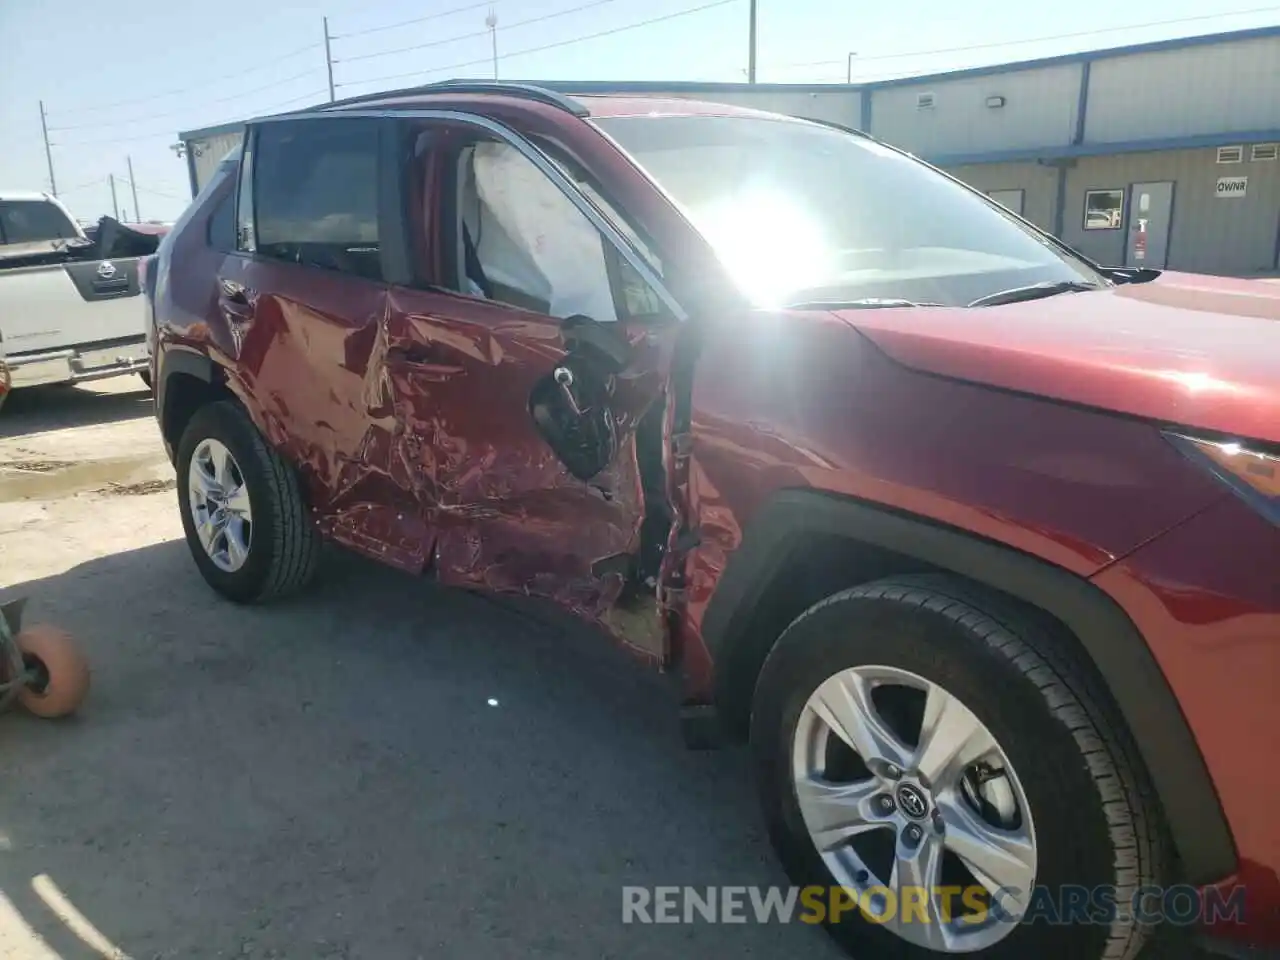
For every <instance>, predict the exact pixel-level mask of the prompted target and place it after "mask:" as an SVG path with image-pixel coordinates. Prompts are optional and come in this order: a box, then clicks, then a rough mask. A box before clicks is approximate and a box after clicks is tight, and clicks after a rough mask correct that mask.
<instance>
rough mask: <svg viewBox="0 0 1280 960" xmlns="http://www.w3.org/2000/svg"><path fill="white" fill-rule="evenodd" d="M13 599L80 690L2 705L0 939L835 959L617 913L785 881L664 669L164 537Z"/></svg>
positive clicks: (513, 621) (744, 777) (404, 586)
mask: <svg viewBox="0 0 1280 960" xmlns="http://www.w3.org/2000/svg"><path fill="white" fill-rule="evenodd" d="M19 595H26V596H29V597H30V603H29V606H28V611H27V619H28V622H29V623H30V622H35V621H49V622H53V623H56V624H58V625H60V626H62V627H64V628H66V629H68V630H70V631H71V632H72V633H73V634H74V635H75V636H76V637H77V638H78V640H79V642H80V643H81V644H82V646H83V648H84V650H85V652H86V655H87V656H88V658H89V660H90V661H91V665H92V668H93V690H92V691H91V695H90V698H89V700H88V702H87V703H86V704H85V706H84V708H83V709H82V711H81V713H80V714H78V715H77V716H75V717H73V718H70V719H68V720H65V721H55V722H50V721H38V720H35V719H34V718H30V717H28V716H27V715H25V714H23V713H20V712H15V713H13V714H11V715H7V716H4V717H0V757H3V761H2V763H3V769H4V774H3V778H2V779H0V891H2V892H3V897H0V945H3V944H4V943H5V942H6V935H8V936H9V937H10V940H11V941H12V940H13V938H15V937H18V938H20V937H22V936H28V937H31V938H39V940H40V941H43V942H44V943H45V944H46V945H47V946H48V947H49V948H50V949H52V950H53V951H55V952H56V954H57V955H58V956H60V957H62V958H64V960H71V958H76V957H81V956H85V957H101V956H104V955H112V954H111V953H110V951H111V950H113V949H114V950H119V951H122V952H123V953H124V954H127V955H128V956H130V957H133V958H142V957H146V958H148V960H150V958H157V957H165V958H168V957H175V958H176V957H182V958H195V957H214V956H219V957H221V956H236V957H262V958H267V957H273V958H274V957H306V958H314V957H378V958H381V957H418V956H430V957H433V958H436V957H458V958H467V960H470V958H474V957H476V956H484V957H487V958H503V957H512V958H515V957H521V958H523V957H539V956H547V957H557V958H576V957H583V958H587V957H591V958H600V957H622V956H626V957H637V958H649V957H652V958H659V957H662V958H666V957H672V956H695V955H696V956H700V957H730V956H732V957H739V956H744V955H745V956H757V957H789V956H794V955H805V956H809V957H815V958H817V957H836V956H838V955H839V954H838V952H837V951H836V950H835V947H834V946H833V945H832V944H831V943H830V942H829V941H828V940H827V939H826V938H825V937H823V936H822V935H821V934H819V933H818V932H817V931H815V930H814V929H812V928H810V927H809V926H807V925H804V924H801V923H791V924H778V923H769V924H758V923H755V922H754V921H752V922H749V923H746V924H728V925H724V924H717V925H712V924H708V923H705V922H695V923H692V924H689V925H684V924H676V925H639V924H629V925H628V924H624V923H623V922H622V904H623V887H624V886H628V885H638V886H647V887H652V886H655V885H694V886H697V887H700V888H701V887H706V886H709V885H725V884H733V885H743V884H750V885H771V884H783V883H785V882H786V881H785V880H784V878H783V876H782V874H781V873H780V872H779V870H778V868H777V867H776V866H775V865H774V862H773V860H772V857H771V854H770V853H769V851H768V848H767V842H766V839H765V837H764V833H763V828H762V826H761V823H760V822H759V818H758V816H757V814H756V808H755V802H754V795H753V790H752V786H751V780H750V776H749V769H748V765H747V762H746V757H745V756H744V754H743V752H742V751H739V750H726V751H722V752H718V753H691V752H689V751H687V750H685V749H684V747H683V745H682V743H681V740H680V737H679V732H678V726H677V722H676V716H677V711H676V702H677V696H676V693H675V688H674V684H673V683H672V682H671V681H670V678H664V677H662V676H659V675H657V674H654V673H651V672H649V671H647V670H646V669H645V668H644V667H643V666H641V665H639V664H638V663H635V662H634V661H632V659H631V658H630V657H629V656H628V655H626V654H624V653H622V652H621V651H619V650H618V649H616V648H615V647H613V646H612V645H611V644H610V643H609V642H608V641H607V640H605V639H604V638H603V637H602V636H601V635H600V634H597V633H596V632H595V631H594V630H593V629H592V628H590V627H589V626H587V625H585V624H584V625H576V621H570V622H567V623H561V622H560V621H559V620H558V618H552V619H545V618H544V619H539V620H533V619H530V618H529V617H527V616H525V615H524V614H523V613H522V612H518V611H515V610H512V609H510V608H508V606H507V605H506V604H505V603H504V602H496V603H495V602H491V601H489V600H485V599H482V598H480V597H478V596H475V595H471V594H467V593H464V592H460V591H451V590H445V589H441V588H438V587H435V586H434V585H432V584H430V583H428V582H425V581H423V580H421V579H417V578H412V577H408V576H405V575H402V574H398V573H396V572H394V571H389V570H385V569H383V568H381V567H377V566H374V565H372V564H369V563H367V562H365V561H362V560H360V559H358V558H356V557H352V556H350V555H347V554H343V553H337V552H335V553H334V554H333V555H332V556H331V557H328V558H327V562H326V564H325V567H324V572H323V573H322V576H321V578H320V582H319V583H317V584H316V585H315V587H314V589H312V590H311V591H310V592H309V593H308V594H307V595H306V596H304V597H301V598H297V599H294V600H290V601H285V602H280V603H278V604H273V605H266V606H251V607H241V606H236V605H233V604H230V603H227V602H225V601H221V600H219V599H217V598H215V597H214V596H213V595H212V593H211V591H209V590H208V588H207V587H206V586H205V585H204V583H203V581H201V580H200V579H199V577H198V575H197V574H196V573H195V570H194V567H193V565H192V564H191V561H190V558H189V556H188V554H187V551H186V547H185V544H183V543H181V542H178V541H173V542H165V543H161V544H158V545H155V546H151V547H146V548H143V549H139V550H134V551H130V552H123V553H119V554H115V555H112V556H109V557H104V558H101V559H95V560H91V561H88V562H86V563H84V564H82V565H80V566H78V567H75V568H73V569H71V570H69V571H67V572H66V573H64V574H60V575H57V576H52V577H48V578H45V579H41V580H34V581H31V582H28V583H24V584H21V585H18V586H16V587H13V588H9V589H6V590H3V591H0V599H8V598H10V597H13V596H19ZM5 898H7V901H6V899H5ZM6 916H8V917H9V920H8V924H9V926H10V927H13V928H15V930H10V931H8V932H7V931H6V930H5V925H6ZM16 942H18V943H19V944H21V940H20V939H19V940H18V941H16ZM0 952H3V951H0ZM17 955H19V956H25V954H23V953H22V952H21V947H20V946H19V948H18V952H17ZM31 956H33V957H36V956H44V955H43V954H40V953H38V952H36V951H35V950H34V949H33V951H32V953H31Z"/></svg>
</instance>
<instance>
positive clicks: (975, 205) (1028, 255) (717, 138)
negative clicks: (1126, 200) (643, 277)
mask: <svg viewBox="0 0 1280 960" xmlns="http://www.w3.org/2000/svg"><path fill="white" fill-rule="evenodd" d="M596 122H597V124H598V125H599V126H600V128H601V129H602V130H604V132H605V133H607V134H608V135H609V136H611V137H612V138H613V139H614V140H615V141H617V143H618V144H619V145H620V146H621V147H622V148H623V149H624V150H626V151H627V153H629V154H630V155H631V157H632V158H633V159H634V160H635V161H636V162H637V163H638V164H639V165H640V166H641V167H643V168H644V169H645V170H646V171H647V172H648V173H649V175H650V176H651V177H653V179H654V180H656V181H657V182H658V184H659V185H661V186H662V188H663V189H664V190H665V191H666V192H667V194H668V195H669V196H670V197H671V198H672V199H673V200H674V201H675V202H676V203H677V204H679V205H680V207H681V208H682V209H683V210H684V212H685V214H686V215H687V216H688V217H689V219H690V220H691V221H692V222H693V224H694V225H695V226H696V227H697V228H698V229H699V230H700V231H701V232H702V234H703V235H704V236H705V237H706V238H707V239H708V241H709V242H710V243H711V244H712V246H713V247H714V248H715V250H716V252H717V253H718V255H719V257H720V259H721V260H722V261H723V262H724V264H725V265H726V267H727V268H728V269H729V271H730V272H731V273H732V274H733V276H734V277H735V279H736V280H737V282H738V283H739V284H740V286H741V287H742V289H743V290H744V291H745V292H746V293H747V295H748V296H749V297H750V298H751V299H752V300H753V302H755V303H756V304H757V305H760V306H784V305H787V304H798V303H813V302H850V301H873V300H884V301H895V300H896V301H900V300H909V301H912V302H914V303H931V304H945V305H948V306H964V305H966V304H970V303H972V302H973V301H975V300H978V299H979V298H981V297H985V296H989V295H991V294H994V293H997V292H999V291H1003V290H1009V289H1011V288H1014V287H1022V286H1025V285H1029V284H1057V283H1099V284H1100V283H1103V282H1104V281H1103V280H1102V278H1101V277H1099V276H1098V275H1097V274H1096V273H1095V272H1094V271H1093V270H1092V269H1091V268H1090V267H1089V265H1088V264H1087V263H1085V262H1083V261H1081V260H1077V259H1076V258H1074V257H1071V256H1070V255H1069V254H1067V253H1066V252H1064V251H1062V250H1060V249H1059V248H1057V247H1055V246H1054V245H1053V244H1052V243H1051V242H1050V241H1049V240H1048V239H1047V238H1046V237H1044V236H1042V235H1040V234H1038V233H1036V232H1035V231H1033V230H1032V229H1031V228H1029V227H1027V226H1026V225H1024V224H1023V223H1022V222H1021V221H1019V220H1017V219H1015V218H1014V217H1013V216H1012V215H1011V214H1008V213H1006V212H1004V210H1003V208H1002V207H1000V206H998V205H996V204H995V203H993V202H991V201H988V200H987V199H986V198H984V197H982V196H980V195H978V194H976V193H974V192H972V191H970V190H968V189H966V188H965V187H962V186H960V185H959V184H957V183H955V182H953V181H951V180H949V179H947V178H946V177H943V176H940V175H939V174H938V173H937V172H935V171H934V170H932V169H930V168H929V167H927V166H925V165H924V164H923V163H920V162H918V161H916V160H913V159H912V158H910V157H908V156H905V155H904V154H901V153H898V152H897V151H894V150H890V149H888V148H886V147H884V146H881V145H880V144H877V143H875V142H874V141H872V140H869V139H866V138H863V137H859V136H856V135H854V134H851V133H845V132H844V131H840V130H834V129H831V128H828V127H822V126H819V125H816V124H811V123H803V122H797V121H791V120H784V119H781V118H779V119H769V118H763V117H762V118H757V117H716V116H665V117H662V116H648V117H645V116H636V117H606V118H600V119H598V120H597V121H596Z"/></svg>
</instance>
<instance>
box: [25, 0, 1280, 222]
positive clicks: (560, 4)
mask: <svg viewBox="0 0 1280 960" xmlns="http://www.w3.org/2000/svg"><path fill="white" fill-rule="evenodd" d="M748 5H749V0H718V2H716V0H494V2H493V10H494V13H495V14H496V16H497V18H498V28H497V38H498V53H499V57H500V60H499V71H500V73H501V75H502V76H503V77H504V78H508V79H522V80H553V79H555V80H722V81H744V80H745V79H746V76H745V73H746V65H747V20H748ZM463 7H470V9H459V8H463ZM487 7H488V4H483V5H482V4H480V3H478V2H477V0H220V2H217V3H209V2H206V3H196V2H190V0H187V2H182V0H179V2H176V3H169V4H164V3H155V2H143V0H115V2H113V3H108V4H103V3H90V2H88V0H57V2H47V0H0V38H3V48H4V54H3V58H2V59H0V189H15V190H41V189H46V190H47V189H48V186H49V178H48V171H47V168H46V164H45V155H44V146H43V143H42V140H41V133H40V112H39V105H38V104H39V101H40V100H42V99H43V100H44V103H45V107H46V110H47V111H48V122H49V127H50V139H51V140H52V141H53V143H54V147H53V163H54V174H55V176H56V177H57V181H58V192H59V195H60V196H61V197H62V198H63V200H64V201H65V202H66V203H67V204H68V206H70V208H71V209H72V212H73V213H74V214H75V215H76V216H78V217H80V218H82V219H96V218H97V217H98V216H99V215H101V214H103V213H110V212H111V209H112V206H111V193H110V189H109V186H108V182H107V177H108V175H109V174H114V175H115V176H116V178H117V184H116V188H117V193H118V199H119V205H120V207H121V208H122V211H123V210H127V211H128V214H129V217H130V218H131V219H132V218H133V217H134V216H135V210H134V202H133V198H132V194H131V192H130V189H129V185H128V183H127V182H126V181H125V179H124V178H126V177H127V175H128V172H127V162H128V160H127V158H129V157H131V158H132V160H133V170H134V175H135V180H136V184H137V187H138V204H139V206H140V207H141V213H142V216H143V217H144V218H158V219H165V220H168V219H172V218H174V217H175V216H177V214H178V213H179V212H180V211H181V209H182V207H183V206H184V204H185V202H186V200H187V198H188V188H187V181H186V167H185V164H184V162H183V161H181V160H179V159H178V158H177V157H176V156H175V155H174V153H173V151H172V150H170V149H169V145H170V144H172V143H174V142H175V140H176V134H177V132H178V131H179V130H184V129H191V128H194V127H201V126H207V125H211V124H216V123H222V122H226V121H234V120H241V119H245V118H246V117H250V116H254V115H257V114H261V113H267V112H272V111H275V110H278V109H281V108H285V107H290V106H303V105H306V104H309V103H313V102H318V101H321V100H324V99H327V96H328V93H327V81H326V76H325V59H324V48H323V43H322V37H323V31H322V18H323V17H326V16H327V17H328V18H329V25H330V31H331V33H332V34H334V35H335V36H336V37H337V39H335V40H334V41H333V57H334V59H335V61H336V63H335V65H334V76H335V80H336V81H337V83H338V84H339V86H338V96H339V97H341V96H344V95H346V96H351V95H354V94H358V93H366V92H370V91H374V90H378V89H385V88H388V87H400V86H408V85H412V84H414V83H416V82H428V81H431V80H440V79H445V78H447V77H451V76H465V77H489V76H491V75H492V73H491V71H492V66H491V62H490V55H491V51H490V39H489V36H488V34H487V31H486V28H485V17H486V14H487V13H488V9H487ZM699 7H701V8H704V9H698V10H695V9H694V8H699ZM449 11H454V12H449ZM686 11H693V12H686ZM423 17H432V19H429V20H426V21H424V22H418V23H410V24H405V25H402V26H395V27H391V28H389V29H377V28H381V27H385V26H387V25H389V24H396V23H399V22H401V21H406V20H412V19H416V18H423ZM664 17H665V18H666V19H661V20H660V21H659V22H655V23H652V24H649V25H646V26H637V27H635V28H634V29H626V28H629V27H631V26H632V25H634V24H639V23H641V22H642V21H647V20H655V19H657V18H664ZM526 21H536V22H526ZM1276 23H1280V2H1275V3H1273V4H1271V5H1268V4H1267V2H1266V0H1162V2H1161V3H1158V4H1131V5H1129V6H1127V7H1126V6H1124V5H1123V4H1119V3H1114V2H1108V0H1073V2H1069V3H1040V4H1033V3H1031V2H1028V0H1021V2H1019V0H986V2H983V3H968V4H958V3H955V2H946V0H895V2H887V0H875V2H871V3H868V2H866V0H847V2H835V0H759V34H760V36H759V71H758V72H759V75H758V79H759V80H760V81H769V82H811V83H816V82H840V81H843V80H844V79H845V71H846V58H847V56H848V54H849V53H850V52H851V51H852V52H856V53H857V56H856V57H855V58H854V67H853V78H854V80H855V82H856V81H858V80H871V79H882V78H885V77H889V76H904V75H908V74H913V73H928V72H933V71H937V70H946V69H951V68H955V67H966V66H977V65H982V64H990V63H999V62H1005V61H1010V60H1022V59H1029V58H1033V57H1039V56H1051V55H1054V54H1060V53H1068V52H1072V51H1076V50H1085V49H1091V48H1099V47H1109V46H1118V45H1122V44H1126V43H1139V42H1143V41H1147V40H1161V39H1165V38H1169V37H1178V36H1192V35H1196V34H1202V33H1214V32H1219V31H1223V30H1236V29H1243V28H1247V27H1257V26H1266V25H1271V24H1276ZM610 31H616V32H610ZM606 32H608V35H605V36H598V37H595V38H589V35H591V34H602V33H606ZM565 41H574V42H569V43H565ZM424 45H426V46H424ZM547 45H556V46H553V47H552V48H551V49H545V50H541V51H533V50H531V48H537V47H544V46H547ZM405 47H416V48H417V49H412V50H403V52H398V53H395V52H391V53H387V51H395V50H400V49H401V48H405ZM526 50H530V51H531V52H528V53H522V52H521V51H526ZM384 53H385V54H386V55H381V54H384ZM375 54H377V55H376V56H374V55H375ZM384 78H385V79H384Z"/></svg>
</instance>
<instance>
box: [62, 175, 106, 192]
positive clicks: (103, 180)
mask: <svg viewBox="0 0 1280 960" xmlns="http://www.w3.org/2000/svg"><path fill="white" fill-rule="evenodd" d="M106 182H107V178H106V177H99V178H98V179H97V180H90V181H89V182H88V183H77V184H76V185H75V186H74V187H63V188H62V189H61V190H59V191H58V192H59V193H75V192H76V191H77V190H83V189H84V188H85V187H96V186H98V184H101V183H106Z"/></svg>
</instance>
